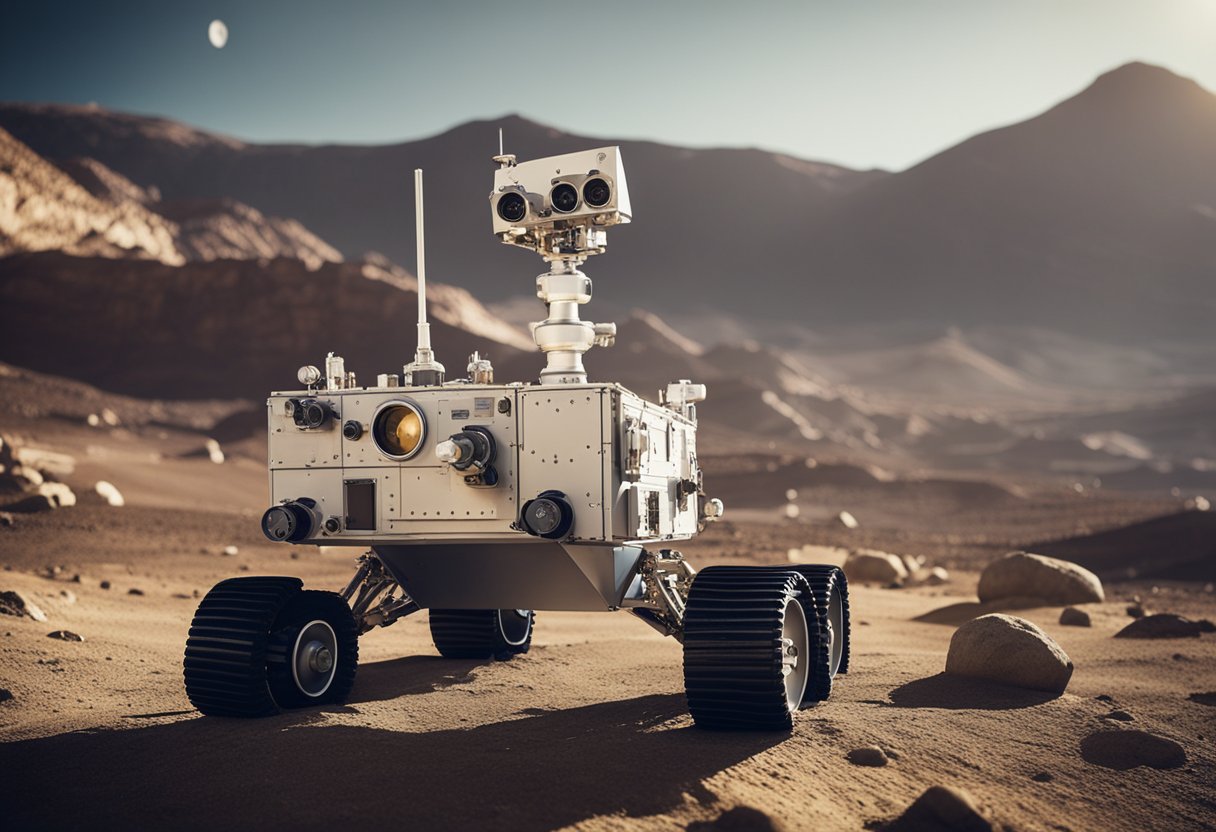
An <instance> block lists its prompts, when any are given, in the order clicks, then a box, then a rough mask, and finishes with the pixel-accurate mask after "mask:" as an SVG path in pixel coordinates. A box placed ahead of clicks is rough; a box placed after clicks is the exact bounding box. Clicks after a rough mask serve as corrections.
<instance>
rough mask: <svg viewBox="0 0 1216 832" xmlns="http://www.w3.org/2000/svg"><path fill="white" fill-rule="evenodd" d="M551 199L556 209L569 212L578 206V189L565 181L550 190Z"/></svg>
mask: <svg viewBox="0 0 1216 832" xmlns="http://www.w3.org/2000/svg"><path fill="white" fill-rule="evenodd" d="M549 201H550V202H551V203H553V210H554V211H557V212H558V213H559V214H569V213H570V212H571V211H573V210H574V209H575V208H577V207H578V191H577V190H575V188H574V186H573V185H571V184H570V183H569V182H563V183H561V184H560V185H558V186H557V187H555V188H554V189H553V190H552V191H550V192H549Z"/></svg>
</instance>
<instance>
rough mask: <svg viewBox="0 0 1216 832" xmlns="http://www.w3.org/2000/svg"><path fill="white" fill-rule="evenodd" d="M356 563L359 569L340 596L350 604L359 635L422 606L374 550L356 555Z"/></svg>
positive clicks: (394, 620)
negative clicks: (403, 587) (357, 558)
mask: <svg viewBox="0 0 1216 832" xmlns="http://www.w3.org/2000/svg"><path fill="white" fill-rule="evenodd" d="M357 563H358V564H359V570H358V571H357V572H355V577H353V578H351V581H350V583H349V584H347V585H346V589H344V590H342V599H343V600H344V601H346V602H347V603H348V604H350V609H351V612H352V613H353V614H354V616H355V621H356V622H358V624H359V635H363V634H364V633H366V632H367V631H368V630H371V629H373V628H375V627H387V626H388V625H390V624H392V623H394V622H396V621H397V620H398V619H400V618H405V617H406V616H407V615H409V614H411V613H415V612H418V610H420V609H422V608H421V607H419V606H418V602H417V601H415V600H414V599H413V598H411V597H410V596H409V594H408V593H407V592H406V591H405V590H404V589H402V588H401V585H400V584H398V583H397V580H396V579H395V578H394V577H393V576H392V575H391V574H389V571H388V570H387V569H385V568H384V563H383V562H381V560H380V558H379V557H378V556H377V555H376V553H375V552H366V553H365V554H362V555H360V556H359V560H358V561H357ZM398 591H400V595H398V594H397V592H398ZM377 599H379V602H378V603H377ZM373 604H374V606H373Z"/></svg>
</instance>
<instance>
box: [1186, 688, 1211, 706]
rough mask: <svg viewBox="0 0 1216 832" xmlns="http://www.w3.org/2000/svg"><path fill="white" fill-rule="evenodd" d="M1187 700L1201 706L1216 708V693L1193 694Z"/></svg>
mask: <svg viewBox="0 0 1216 832" xmlns="http://www.w3.org/2000/svg"><path fill="white" fill-rule="evenodd" d="M1187 699H1189V700H1190V701H1192V702H1196V703H1198V704H1200V705H1209V706H1211V707H1213V708H1216V691H1209V692H1207V693H1192V694H1191V695H1190V696H1188V697H1187Z"/></svg>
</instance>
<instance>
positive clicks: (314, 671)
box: [291, 619, 338, 698]
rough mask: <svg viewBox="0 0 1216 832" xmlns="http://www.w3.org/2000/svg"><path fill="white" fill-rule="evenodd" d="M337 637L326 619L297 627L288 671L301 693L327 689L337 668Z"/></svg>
mask: <svg viewBox="0 0 1216 832" xmlns="http://www.w3.org/2000/svg"><path fill="white" fill-rule="evenodd" d="M337 656H338V637H337V636H336V635H335V634H334V629H333V627H331V626H330V625H329V622H327V621H322V620H320V619H317V620H315V621H310V622H308V623H307V624H305V625H304V626H303V627H301V628H300V634H299V636H297V637H296V641H295V647H294V649H293V650H292V656H291V673H292V678H293V679H294V680H295V683H296V687H297V688H299V690H300V692H301V693H303V694H304V695H305V696H309V697H312V698H316V697H318V696H321V695H322V694H324V693H325V691H327V690H329V686H330V684H331V683H332V682H333V680H334V674H335V672H336V669H337V664H338V661H337Z"/></svg>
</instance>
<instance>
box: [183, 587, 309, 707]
mask: <svg viewBox="0 0 1216 832" xmlns="http://www.w3.org/2000/svg"><path fill="white" fill-rule="evenodd" d="M303 586H304V583H303V581H301V580H300V579H299V578H284V577H266V578H229V579H228V580H226V581H221V582H220V583H218V584H216V585H215V586H214V587H212V589H211V591H210V592H208V593H207V594H206V595H205V596H204V597H203V600H202V601H201V602H199V605H198V610H197V611H196V612H195V614H194V620H193V621H191V622H190V635H189V637H188V638H187V639H186V656H185V661H184V663H183V673H184V676H185V680H186V697H187V698H188V699H189V700H190V704H191V705H193V706H194V707H196V708H198V709H199V711H201V712H202V713H204V714H206V715H208V716H238V717H257V716H269V715H270V714H273V713H277V712H278V710H279V709H278V706H277V705H276V704H275V701H274V699H273V698H272V697H271V695H270V686H269V684H268V683H267V679H266V651H267V648H268V647H269V643H270V631H271V629H272V627H273V626H274V620H275V618H277V617H278V614H279V611H280V610H281V609H282V608H283V607H284V606H285V605H286V604H287V602H288V601H289V600H290V599H291V597H292V596H293V595H294V594H296V593H298V592H299V591H300V590H301V588H302V587H303Z"/></svg>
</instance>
